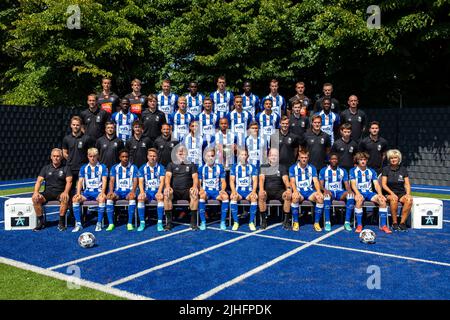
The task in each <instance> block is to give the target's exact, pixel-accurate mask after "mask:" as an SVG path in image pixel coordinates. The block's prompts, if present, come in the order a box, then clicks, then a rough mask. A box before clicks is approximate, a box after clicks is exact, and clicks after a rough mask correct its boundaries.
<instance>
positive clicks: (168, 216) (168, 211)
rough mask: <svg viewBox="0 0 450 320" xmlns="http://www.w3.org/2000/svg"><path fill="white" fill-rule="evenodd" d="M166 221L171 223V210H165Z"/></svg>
mask: <svg viewBox="0 0 450 320" xmlns="http://www.w3.org/2000/svg"><path fill="white" fill-rule="evenodd" d="M166 217H167V223H172V210H166Z"/></svg>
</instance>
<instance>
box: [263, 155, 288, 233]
mask: <svg viewBox="0 0 450 320" xmlns="http://www.w3.org/2000/svg"><path fill="white" fill-rule="evenodd" d="M279 161H280V154H279V151H278V149H276V148H271V149H270V150H269V163H268V164H265V165H262V166H261V170H260V172H259V195H258V202H259V211H260V212H261V229H265V228H267V204H266V201H268V200H278V201H280V202H282V203H283V216H284V222H283V228H284V229H286V230H289V229H290V228H291V225H290V212H291V198H292V188H291V184H290V183H289V172H288V168H286V167H285V166H283V165H282V164H279Z"/></svg>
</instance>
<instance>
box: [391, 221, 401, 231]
mask: <svg viewBox="0 0 450 320" xmlns="http://www.w3.org/2000/svg"><path fill="white" fill-rule="evenodd" d="M392 230H394V231H400V227H399V226H398V223H393V224H392Z"/></svg>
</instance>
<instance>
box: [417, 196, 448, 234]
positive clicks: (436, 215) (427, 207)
mask: <svg viewBox="0 0 450 320" xmlns="http://www.w3.org/2000/svg"><path fill="white" fill-rule="evenodd" d="M413 199H414V200H413V206H412V209H411V227H412V228H413V229H442V219H443V214H444V204H443V202H442V200H439V199H433V198H423V197H413Z"/></svg>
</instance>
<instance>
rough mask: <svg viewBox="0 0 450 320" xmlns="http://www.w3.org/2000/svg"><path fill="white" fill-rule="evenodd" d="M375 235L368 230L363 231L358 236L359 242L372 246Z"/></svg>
mask: <svg viewBox="0 0 450 320" xmlns="http://www.w3.org/2000/svg"><path fill="white" fill-rule="evenodd" d="M375 238H376V234H375V232H373V231H372V230H370V229H364V230H363V231H361V233H360V234H359V240H360V241H361V242H363V243H368V244H373V243H375Z"/></svg>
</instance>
